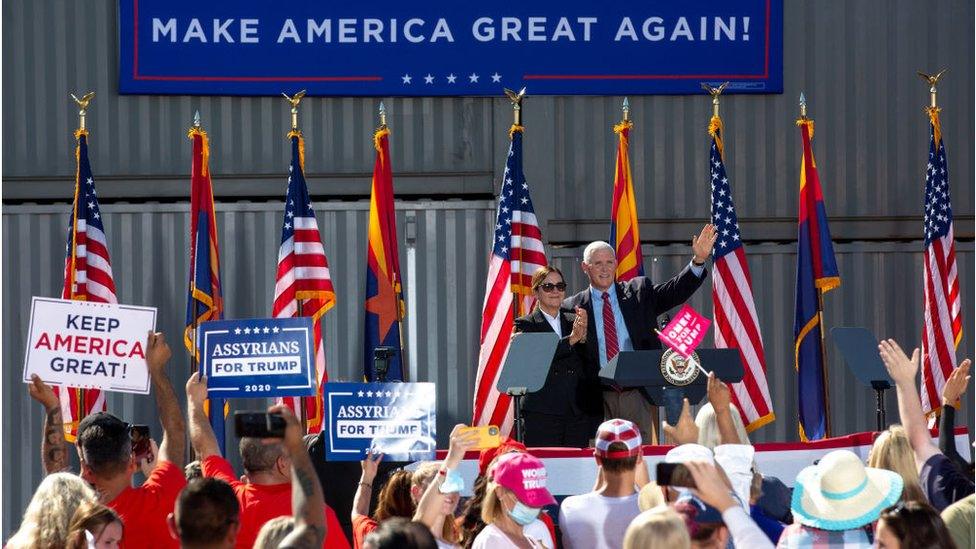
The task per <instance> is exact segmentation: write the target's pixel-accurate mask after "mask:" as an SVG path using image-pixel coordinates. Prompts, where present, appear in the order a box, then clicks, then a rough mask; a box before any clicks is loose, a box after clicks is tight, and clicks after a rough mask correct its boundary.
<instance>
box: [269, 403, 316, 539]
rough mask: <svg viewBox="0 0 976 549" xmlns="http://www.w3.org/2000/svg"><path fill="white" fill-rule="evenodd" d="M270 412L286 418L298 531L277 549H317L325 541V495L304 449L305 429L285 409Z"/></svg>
mask: <svg viewBox="0 0 976 549" xmlns="http://www.w3.org/2000/svg"><path fill="white" fill-rule="evenodd" d="M268 412H270V413H276V414H281V415H282V417H284V418H285V423H286V425H287V426H286V427H285V439H284V441H283V442H284V445H285V448H287V449H288V454H289V455H290V456H291V509H292V513H293V514H294V519H295V529H294V530H292V532H291V533H290V534H288V536H287V537H286V538H285V539H283V540H282V541H281V544H279V545H278V547H293V548H299V547H300V548H308V549H312V548H318V547H322V542H323V541H325V531H326V527H325V496H324V495H323V494H322V484H321V483H320V482H319V477H318V475H317V474H315V467H313V466H312V460H311V459H310V458H309V457H308V452H307V451H306V450H305V443H304V441H303V440H302V426H301V424H300V423H299V422H298V419H297V418H295V416H294V414H292V413H291V410H289V409H288V408H287V407H286V406H272V407H271V408H268Z"/></svg>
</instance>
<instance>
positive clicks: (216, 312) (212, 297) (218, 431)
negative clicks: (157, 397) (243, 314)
mask: <svg viewBox="0 0 976 549" xmlns="http://www.w3.org/2000/svg"><path fill="white" fill-rule="evenodd" d="M188 137H189V138H190V139H191V140H192V141H193V159H192V161H191V168H190V280H189V283H188V286H187V297H186V327H185V328H184V329H183V344H184V345H185V346H186V348H187V350H188V351H189V352H190V353H191V354H192V355H193V359H194V361H195V363H196V364H199V363H200V352H199V344H198V342H197V341H196V334H195V332H196V330H197V328H198V327H199V326H200V323H202V322H207V321H210V320H220V319H221V318H223V316H224V300H223V298H222V297H221V292H220V253H219V251H218V248H217V222H216V216H215V214H214V201H213V185H212V183H211V180H210V166H209V164H210V146H209V144H208V141H207V132H205V131H203V130H202V129H200V128H199V127H197V126H194V127H193V128H191V129H190V132H189V134H188ZM202 373H203V372H201V375H202ZM215 410H218V412H216V413H215V412H214V411H215ZM207 414H208V415H209V417H210V425H211V426H212V427H213V430H214V434H215V435H216V437H217V443H218V444H219V445H220V451H221V453H223V451H224V439H225V430H224V426H225V424H224V417H225V416H226V414H227V404H226V403H225V402H224V400H223V399H210V400H209V401H208V404H207Z"/></svg>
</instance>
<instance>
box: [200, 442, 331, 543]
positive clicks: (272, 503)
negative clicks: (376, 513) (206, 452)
mask: <svg viewBox="0 0 976 549" xmlns="http://www.w3.org/2000/svg"><path fill="white" fill-rule="evenodd" d="M200 469H201V470H202V471H203V476H206V477H213V478H217V479H220V480H222V481H224V482H226V483H227V484H230V486H231V488H233V489H234V494H236V495H237V501H238V502H239V503H240V505H241V517H240V520H241V529H240V531H238V533H237V547H238V548H239V549H251V547H253V546H254V540H255V539H257V537H258V533H259V532H260V531H261V527H262V526H264V523H266V522H268V521H269V520H271V519H273V518H277V517H282V516H291V513H292V510H291V483H289V482H283V483H281V484H247V483H244V482H241V481H239V480H238V479H237V477H236V476H234V468H233V467H232V466H231V464H230V462H229V461H227V460H226V459H224V458H222V457H220V456H218V455H213V456H210V457H207V458H205V459H204V460H203V461H201V462H200ZM325 526H326V529H327V530H326V532H327V533H326V536H325V543H324V544H323V545H322V546H323V547H325V548H326V549H349V541H348V540H347V539H346V534H345V533H344V532H343V531H342V525H341V524H340V523H339V519H338V518H337V517H336V514H335V512H334V511H333V510H332V508H331V507H329V506H328V505H326V506H325Z"/></svg>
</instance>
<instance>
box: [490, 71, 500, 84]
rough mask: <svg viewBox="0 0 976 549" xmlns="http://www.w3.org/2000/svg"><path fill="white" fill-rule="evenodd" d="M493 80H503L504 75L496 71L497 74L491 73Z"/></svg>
mask: <svg viewBox="0 0 976 549" xmlns="http://www.w3.org/2000/svg"><path fill="white" fill-rule="evenodd" d="M491 81H492V82H501V81H502V75H500V74H498V73H497V72H496V73H495V74H493V75H491Z"/></svg>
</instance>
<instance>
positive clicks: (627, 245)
mask: <svg viewBox="0 0 976 549" xmlns="http://www.w3.org/2000/svg"><path fill="white" fill-rule="evenodd" d="M632 127H634V124H633V123H632V122H631V121H630V120H624V121H622V122H621V123H619V124H617V125H616V126H614V127H613V131H614V132H615V133H616V134H617V135H618V136H620V140H619V141H618V143H617V166H616V169H615V170H614V178H613V203H612V206H611V209H610V244H612V245H613V248H614V250H616V252H617V280H620V281H626V280H630V279H631V278H634V277H635V276H644V256H643V255H642V254H641V246H640V233H639V231H638V227H637V206H636V201H635V200H634V181H633V178H631V176H630V129H631V128H632Z"/></svg>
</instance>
